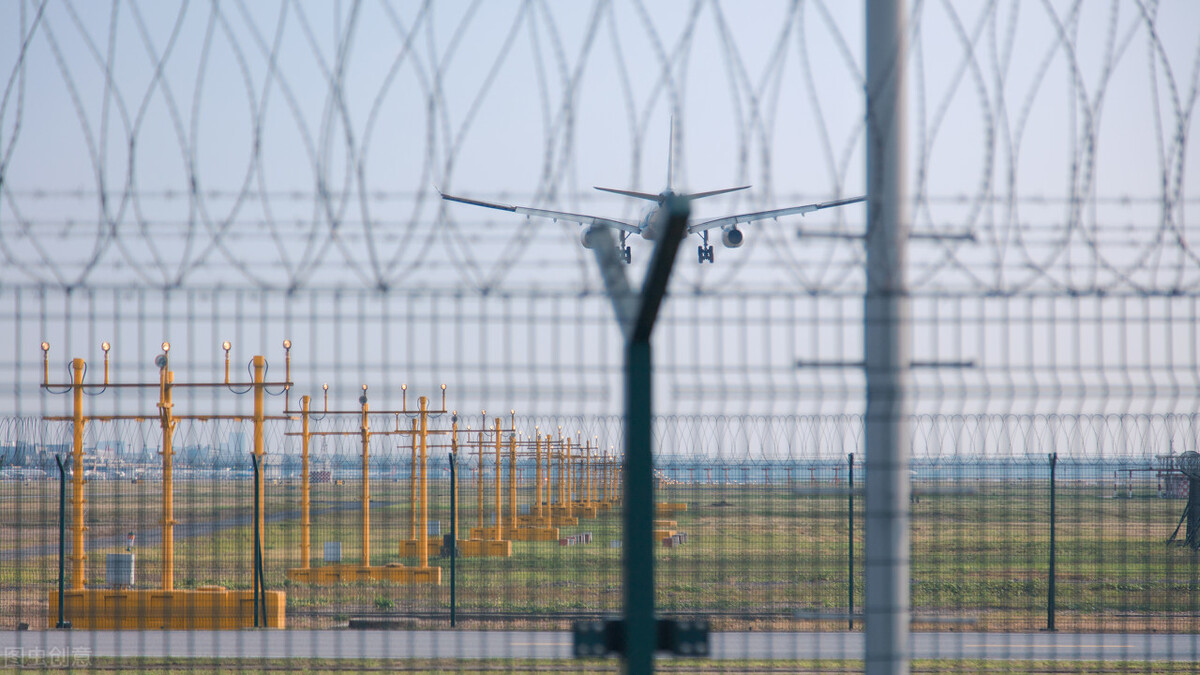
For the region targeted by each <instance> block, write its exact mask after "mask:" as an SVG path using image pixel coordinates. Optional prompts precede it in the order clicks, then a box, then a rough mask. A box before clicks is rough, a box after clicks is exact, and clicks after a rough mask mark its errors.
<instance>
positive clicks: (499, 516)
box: [496, 417, 504, 540]
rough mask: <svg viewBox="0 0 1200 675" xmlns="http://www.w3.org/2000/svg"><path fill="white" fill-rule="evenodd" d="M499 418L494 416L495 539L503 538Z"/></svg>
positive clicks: (502, 491)
mask: <svg viewBox="0 0 1200 675" xmlns="http://www.w3.org/2000/svg"><path fill="white" fill-rule="evenodd" d="M500 435H501V429H500V418H499V417H497V418H496V539H497V540H499V539H503V538H504V513H503V512H502V511H501V506H500V500H501V498H503V496H504V490H503V488H501V487H500V466H501V462H500V440H501V439H500Z"/></svg>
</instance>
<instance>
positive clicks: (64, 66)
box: [0, 0, 1200, 293]
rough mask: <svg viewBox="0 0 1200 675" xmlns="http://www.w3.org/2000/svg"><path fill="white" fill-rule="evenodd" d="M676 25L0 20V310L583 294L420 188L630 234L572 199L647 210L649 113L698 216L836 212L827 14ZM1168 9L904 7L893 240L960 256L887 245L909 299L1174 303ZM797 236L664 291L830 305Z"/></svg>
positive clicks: (285, 11) (528, 240)
mask: <svg viewBox="0 0 1200 675" xmlns="http://www.w3.org/2000/svg"><path fill="white" fill-rule="evenodd" d="M679 9H680V8H674V9H667V8H662V7H655V6H651V5H648V4H647V3H645V2H644V1H643V0H626V1H617V0H597V1H596V2H593V3H590V4H588V5H586V6H579V5H570V6H563V5H550V4H548V3H545V2H542V1H540V0H513V2H509V3H487V4H486V5H485V4H483V3H471V4H467V5H463V6H455V7H446V6H445V5H437V4H435V3H432V2H428V1H426V2H412V3H406V2H393V1H384V2H378V3H363V2H353V3H348V4H347V5H346V6H344V7H341V6H339V7H338V8H337V9H334V10H331V11H330V12H329V13H328V14H326V15H324V16H321V17H318V16H316V15H315V14H314V13H313V9H312V8H311V7H307V6H305V5H304V4H303V3H299V2H293V1H291V0H283V1H281V2H280V3H278V4H277V5H273V6H271V7H266V6H264V5H259V4H256V5H251V4H249V3H246V2H244V0H235V1H234V2H232V3H216V2H212V3H190V4H182V5H178V6H169V7H168V6H150V5H146V4H144V3H138V2H133V1H129V2H116V3H113V4H112V5H111V6H110V7H107V8H98V7H95V6H91V5H87V4H82V3H78V2H76V1H75V0H62V1H60V2H54V3H51V2H48V0H45V1H41V2H34V1H32V0H29V1H23V2H19V3H13V4H10V5H8V6H7V7H6V9H5V10H4V12H5V14H6V16H7V18H8V19H9V20H7V21H5V22H4V24H5V26H6V28H5V29H4V30H5V33H6V35H7V37H6V38H5V40H4V44H5V45H6V46H5V47H3V50H2V54H3V56H0V74H3V81H4V85H3V89H2V92H3V93H2V94H0V256H2V258H3V260H4V261H5V265H4V268H5V271H4V272H3V273H0V275H2V276H0V283H5V284H8V285H13V284H17V285H29V284H32V285H38V284H49V285H52V286H57V287H61V288H80V287H87V286H90V285H92V284H101V285H105V284H117V285H121V284H125V285H147V286H151V287H161V288H189V287H207V286H215V285H225V286H228V285H230V284H235V285H239V286H244V287H257V288H280V289H299V288H306V287H322V286H329V285H340V286H346V287H359V288H373V289H396V288H403V287H405V286H406V285H407V284H411V283H413V282H414V281H417V280H422V279H423V278H424V277H428V276H434V275H436V277H437V282H436V283H437V284H438V285H440V286H443V287H450V288H462V289H474V290H486V291H497V290H503V289H520V288H528V287H530V286H532V285H536V284H537V283H538V282H539V280H540V281H541V283H544V279H542V271H543V270H542V267H543V265H544V264H545V262H546V261H548V260H556V261H559V262H560V263H561V264H562V265H563V268H564V269H563V270H562V272H561V274H558V275H557V276H558V277H559V278H558V279H556V283H562V284H566V285H568V286H573V287H576V288H579V289H581V290H588V289H594V288H597V287H598V280H597V277H596V275H595V272H594V271H593V270H592V269H591V268H590V266H589V265H590V260H589V256H588V255H586V252H585V251H582V250H581V249H580V247H579V246H578V242H577V240H576V239H575V235H576V234H577V233H576V231H575V226H573V225H566V224H557V225H556V224H553V223H547V222H541V221H538V220H534V219H526V220H520V219H518V218H516V217H508V216H502V215H497V216H496V217H494V218H489V219H487V220H484V221H482V222H483V225H484V227H490V228H491V236H489V237H480V236H478V232H479V227H480V222H481V220H480V214H478V213H473V212H468V211H466V210H464V209H459V208H446V207H444V206H443V203H442V202H441V201H440V200H439V199H438V197H437V193H436V192H435V191H434V185H435V184H437V185H439V186H440V187H443V188H446V189H450V188H451V187H452V188H454V189H456V190H459V191H465V192H468V193H471V194H476V195H499V196H500V198H504V199H512V200H514V201H516V200H520V201H528V202H530V203H531V204H536V205H551V206H554V207H559V208H567V209H571V208H575V207H579V206H584V207H587V208H589V209H596V210H597V211H600V210H603V211H605V212H612V213H614V214H616V215H630V214H629V213H628V209H629V208H630V206H629V205H627V204H623V203H620V202H616V201H612V200H608V199H605V198H602V197H597V196H594V195H592V194H591V191H590V190H589V189H588V187H589V186H590V185H591V184H593V183H600V182H603V181H613V180H614V179H615V180H616V181H618V182H624V183H623V186H629V187H632V188H640V189H650V190H656V189H657V188H658V187H659V186H658V185H657V184H656V180H657V177H658V176H659V175H660V174H659V173H658V172H659V171H661V170H662V167H663V166H665V163H666V162H665V156H663V155H662V154H661V152H662V151H663V150H665V146H666V143H665V139H666V126H667V125H666V118H667V117H668V116H669V115H673V116H674V117H675V118H676V119H677V121H678V141H679V142H678V150H677V153H678V164H679V172H678V173H679V175H680V177H681V180H682V181H683V182H684V183H697V184H700V183H703V184H708V183H709V182H716V183H718V184H720V183H721V182H725V181H728V182H730V184H733V183H737V184H745V183H753V184H756V185H758V186H760V187H759V189H756V190H755V194H753V195H752V196H750V197H734V198H730V199H729V200H727V201H726V202H725V203H721V204H716V205H714V206H713V207H712V208H714V209H721V210H725V209H730V210H737V209H741V208H746V207H753V208H758V207H762V206H765V205H783V204H786V203H788V202H790V201H792V200H798V199H804V200H808V199H813V198H826V197H829V196H837V195H844V194H852V193H856V192H858V191H859V190H861V185H862V181H861V178H860V176H861V174H862V159H861V155H862V152H863V148H862V143H863V126H862V116H863V115H862V105H863V103H862V100H861V98H862V96H861V92H862V89H863V75H862V65H861V64H862V56H861V49H860V48H859V47H858V45H861V44H862V43H863V40H862V36H861V32H862V31H861V25H860V24H861V17H860V16H859V15H858V14H857V12H858V9H857V8H851V7H849V6H847V5H845V4H844V3H831V2H828V1H827V0H807V1H804V2H801V1H800V0H793V1H791V2H779V3H777V4H770V5H761V6H756V7H755V9H754V11H753V12H750V13H747V12H745V11H744V10H743V9H741V8H739V11H737V12H733V11H731V8H730V7H729V6H727V5H726V4H724V3H722V2H719V1H718V0H695V1H694V2H691V3H689V4H688V5H687V6H686V7H685V8H683V10H684V11H679ZM1194 12H1195V9H1194V8H1193V7H1192V6H1191V5H1190V4H1189V3H1187V2H1185V1H1177V2H1143V1H1141V0H1137V1H1134V2H1117V1H1114V2H1110V3H1083V2H1079V1H1075V2H1032V1H1029V0H1008V1H1002V0H992V1H990V2H986V3H980V4H978V5H972V6H970V7H962V6H956V5H954V4H953V3H945V2H941V3H939V2H918V3H914V5H913V21H912V24H911V25H912V31H913V34H912V40H911V44H912V48H911V53H910V56H909V58H910V62H909V67H910V71H911V74H912V83H913V91H912V95H911V102H912V109H913V115H912V118H913V122H912V131H913V137H912V164H913V167H914V173H913V200H914V205H915V209H914V218H915V220H914V223H913V225H912V227H913V229H914V230H915V231H934V232H970V233H972V234H973V235H974V236H975V241H974V242H973V243H972V242H961V241H948V240H947V241H940V242H938V241H934V242H931V243H923V244H921V245H919V246H915V249H914V255H913V256H912V259H913V261H914V265H915V268H914V270H913V273H912V275H911V282H912V286H913V288H914V291H916V292H921V291H925V290H934V291H941V290H945V289H957V290H962V291H966V292H984V293H1019V292H1026V291H1038V290H1052V291H1063V292H1114V291H1119V290H1121V289H1126V290H1129V291H1133V292H1174V293H1194V292H1195V291H1196V289H1197V285H1198V284H1200V260H1197V255H1196V253H1195V252H1194V251H1193V249H1192V247H1191V246H1190V240H1191V234H1192V232H1191V228H1190V226H1189V223H1188V219H1187V206H1188V205H1190V204H1193V203H1195V202H1196V201H1197V200H1198V199H1200V189H1197V186H1196V182H1195V180H1194V179H1191V180H1189V178H1188V174H1187V172H1186V171H1185V167H1186V164H1187V159H1188V158H1189V156H1190V155H1192V154H1194V152H1192V150H1191V148H1192V144H1191V143H1190V138H1191V131H1192V129H1193V128H1194V125H1195V123H1196V122H1195V116H1194V114H1193V112H1194V110H1195V106H1196V102H1197V99H1198V97H1200V94H1198V92H1200V38H1198V37H1197V35H1196V34H1195V32H1194V31H1186V30H1181V26H1186V25H1194V21H1193V22H1189V19H1195V15H1194ZM750 17H752V18H753V20H748V19H749V18H750ZM689 140H690V141H691V142H689ZM660 141H663V142H661V143H660ZM660 146H662V147H660ZM621 162H626V164H625V166H623V167H622V166H621ZM497 169H499V171H497ZM800 185H803V186H804V187H803V189H801V190H797V189H796V188H797V186H800ZM700 206H701V205H700V203H698V204H697V207H698V208H699V207H700ZM623 209H624V211H623ZM856 220H858V221H859V222H861V216H860V215H859V214H857V213H855V212H853V211H847V210H843V211H842V212H839V213H832V214H831V215H829V216H827V217H823V218H822V219H821V220H820V222H821V223H822V224H823V225H822V226H825V225H828V227H829V228H833V229H842V230H846V231H849V232H854V231H856V230H855V229H854V228H855V221H856ZM167 222H169V223H171V224H172V226H171V227H169V228H168V227H164V226H163V223H167ZM799 222H800V221H798V220H785V221H783V222H780V223H779V224H769V225H765V226H763V227H761V228H759V229H757V230H756V231H754V232H752V233H751V236H750V237H748V240H749V243H748V245H747V246H746V247H745V248H743V249H741V250H739V251H728V252H726V253H724V254H722V256H721V260H719V261H718V264H717V265H714V266H711V267H698V266H690V267H686V268H685V269H684V270H683V274H681V275H680V276H681V279H680V280H679V281H678V282H677V283H680V284H683V285H686V286H687V287H689V288H699V289H716V288H724V287H727V286H728V285H730V284H739V285H741V286H743V287H749V288H754V287H764V286H765V287H776V286H778V285H779V284H781V283H782V284H785V285H790V286H792V287H794V288H796V289H797V290H802V291H804V292H831V291H839V290H843V291H844V290H854V289H859V288H861V286H862V278H863V275H862V273H861V269H859V268H861V265H862V264H863V256H862V255H861V250H860V249H859V247H860V244H859V243H858V242H857V241H854V240H852V239H851V240H815V239H804V238H801V237H797V236H796V233H795V227H796V225H798V224H799ZM1031 223H1041V224H1043V225H1040V226H1038V227H1036V228H1031V225H1030V224H1031ZM1117 223H1125V224H1127V225H1126V231H1116V230H1115V229H1114V228H1115V227H1116V225H1115V224H1117ZM247 230H253V231H254V233H255V235H256V238H257V240H256V241H255V242H254V243H253V244H248V243H247V242H246V241H244V240H242V239H239V238H240V237H244V236H245V234H246V231H247ZM1031 230H1036V234H1034V233H1032V232H1031ZM1131 234H1133V235H1134V236H1131ZM639 257H644V256H639ZM831 260H832V261H835V264H832V265H831V264H829V261H831ZM421 283H428V281H427V280H422V281H421Z"/></svg>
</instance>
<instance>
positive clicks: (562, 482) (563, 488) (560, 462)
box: [555, 434, 567, 509]
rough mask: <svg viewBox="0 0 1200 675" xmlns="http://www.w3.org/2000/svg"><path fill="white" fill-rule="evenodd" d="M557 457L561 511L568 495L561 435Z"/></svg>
mask: <svg viewBox="0 0 1200 675" xmlns="http://www.w3.org/2000/svg"><path fill="white" fill-rule="evenodd" d="M555 455H556V456H557V457H558V508H560V509H561V508H562V506H563V501H564V500H565V499H566V494H567V488H566V485H565V479H564V476H565V475H566V473H565V472H564V471H563V445H562V434H559V438H558V448H557V449H556V450H555Z"/></svg>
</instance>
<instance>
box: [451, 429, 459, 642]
mask: <svg viewBox="0 0 1200 675" xmlns="http://www.w3.org/2000/svg"><path fill="white" fill-rule="evenodd" d="M456 558H458V460H457V459H456V456H455V454H454V453H453V452H452V453H450V627H451V628H454V624H455V618H456V617H455V614H454V609H455V597H454V589H455V583H454V582H455V578H454V561H455V559H456Z"/></svg>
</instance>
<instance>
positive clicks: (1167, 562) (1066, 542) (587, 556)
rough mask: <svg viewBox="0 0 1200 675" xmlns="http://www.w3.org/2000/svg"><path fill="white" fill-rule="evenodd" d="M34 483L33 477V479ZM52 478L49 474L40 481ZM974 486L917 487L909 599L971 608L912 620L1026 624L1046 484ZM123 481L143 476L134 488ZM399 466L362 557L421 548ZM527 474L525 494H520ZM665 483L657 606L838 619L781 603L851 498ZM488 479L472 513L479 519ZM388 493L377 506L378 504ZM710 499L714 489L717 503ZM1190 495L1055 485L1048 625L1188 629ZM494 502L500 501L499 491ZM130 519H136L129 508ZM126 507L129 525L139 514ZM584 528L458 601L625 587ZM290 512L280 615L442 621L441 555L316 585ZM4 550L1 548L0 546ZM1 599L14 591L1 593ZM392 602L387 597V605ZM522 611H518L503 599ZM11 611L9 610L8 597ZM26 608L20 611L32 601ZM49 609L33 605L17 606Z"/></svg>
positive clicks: (180, 509)
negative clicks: (1183, 536)
mask: <svg viewBox="0 0 1200 675" xmlns="http://www.w3.org/2000/svg"><path fill="white" fill-rule="evenodd" d="M35 485H41V484H35ZM49 485H53V483H49ZM977 487H978V490H977V491H976V493H975V494H970V495H963V494H943V495H936V494H935V495H927V496H923V497H922V499H921V501H920V503H918V504H914V505H913V512H912V523H913V529H912V547H913V555H912V578H913V584H912V597H913V604H914V608H915V611H916V612H917V613H918V614H922V615H925V614H933V615H940V616H948V617H963V616H966V617H970V618H972V619H974V621H975V623H973V624H968V625H966V626H956V625H954V624H931V625H928V626H923V627H924V628H937V629H954V628H956V627H962V628H965V629H967V630H1037V629H1038V628H1041V627H1042V626H1044V623H1045V598H1046V593H1047V571H1048V543H1049V526H1048V513H1049V511H1048V501H1047V499H1046V491H1045V488H1044V485H1040V484H1038V485H1033V484H1029V483H1010V484H1004V483H980V484H978V485H977ZM131 488H136V489H131ZM473 488H474V485H473V484H472V485H465V486H464V487H463V489H462V490H461V491H460V500H459V504H460V516H459V518H460V528H462V529H463V530H464V531H465V530H466V529H467V528H468V527H473V526H476V525H477V524H478V522H477V514H476V507H475V503H476V499H475V492H474V489H473ZM407 489H408V481H407V480H406V479H405V480H401V481H383V480H380V481H375V482H373V483H372V498H373V505H372V508H371V524H372V544H371V546H372V559H371V562H372V564H375V565H384V564H387V563H390V562H401V563H405V564H410V565H411V564H415V560H413V559H402V558H400V557H399V556H398V555H397V548H396V546H397V544H396V542H397V541H398V540H400V539H407V538H408V537H409V514H408V506H407V504H408V496H407ZM249 493H250V490H249V484H248V482H247V483H246V484H245V485H243V484H241V483H203V482H196V483H181V484H180V485H178V486H177V487H176V507H175V513H176V520H177V521H179V522H180V523H186V522H194V521H198V520H212V519H222V518H232V517H234V516H236V515H241V514H245V513H248V512H249V509H250V507H251V502H250V497H249ZM531 493H532V490H531V489H526V490H523V491H522V493H521V495H520V496H519V499H520V500H521V501H527V500H529V498H530V495H531ZM358 494H359V486H358V485H357V484H356V483H347V484H345V485H341V486H338V485H329V484H324V485H317V486H314V489H313V495H312V508H313V513H314V515H313V532H312V555H313V564H314V565H320V564H322V563H321V554H322V542H324V541H341V542H342V551H343V560H344V561H346V562H356V561H357V560H358V558H359V556H360V534H359V523H360V520H361V516H360V512H359V511H357V510H330V509H334V508H335V507H337V506H338V505H340V504H342V503H344V502H348V501H353V500H356V499H357V497H358ZM160 495H161V486H160V485H158V484H152V483H145V482H144V483H141V484H139V485H136V486H129V485H128V484H124V483H105V482H100V481H97V482H95V483H91V484H90V485H89V493H88V499H89V504H88V520H89V527H90V528H91V529H90V531H89V536H100V537H103V536H110V535H112V534H121V533H123V532H125V531H127V530H129V529H143V528H155V527H157V520H158V518H159V509H160V502H159V500H160ZM267 495H268V497H267V508H266V511H267V513H268V514H273V513H283V512H287V511H296V510H298V509H299V491H298V490H297V489H296V487H295V486H294V485H289V484H282V485H270V486H268V489H267ZM658 498H659V500H661V501H682V502H687V503H688V505H689V510H688V511H687V512H684V513H681V514H678V515H677V516H676V517H675V519H676V520H678V521H679V528H680V529H681V530H684V531H687V532H688V533H689V535H690V537H691V539H690V541H689V543H688V544H687V545H685V546H682V547H680V548H675V549H665V548H658V549H657V554H656V555H657V575H658V586H657V594H658V595H657V598H656V604H657V606H658V607H659V608H661V609H662V610H664V611H669V612H678V613H709V614H713V613H716V614H715V615H714V617H713V619H714V624H715V628H717V629H745V628H755V629H762V630H795V629H811V628H820V629H842V628H844V625H845V624H844V622H839V621H826V622H815V621H796V620H793V619H791V618H790V617H791V616H792V614H793V612H794V611H796V610H801V611H826V612H837V611H845V609H846V608H847V602H848V601H847V595H848V591H849V584H848V577H847V553H848V528H847V521H846V517H847V514H846V508H847V505H846V498H845V497H844V496H840V497H839V496H810V495H804V494H799V493H797V492H794V491H792V490H789V489H787V488H786V487H785V486H778V485H777V486H771V487H767V486H761V485H760V486H748V487H741V486H728V487H724V488H722V487H719V486H713V487H699V486H685V485H674V486H667V487H666V488H665V489H663V490H662V491H661V492H660V494H659V496H658ZM492 503H493V499H492V497H491V493H490V490H489V491H487V492H486V493H485V508H487V509H488V510H487V512H486V513H485V517H486V518H488V519H489V521H490V517H491V515H490V505H491V504H492ZM386 504H390V505H386ZM716 504H721V506H716ZM1182 508H1183V502H1182V501H1181V500H1174V499H1158V498H1156V497H1153V496H1152V495H1150V494H1148V491H1145V490H1143V492H1142V493H1141V494H1140V495H1139V496H1138V497H1137V498H1134V499H1112V498H1111V492H1109V491H1102V490H1099V489H1097V488H1094V487H1088V486H1080V485H1075V484H1071V485H1066V486H1062V487H1060V488H1059V494H1058V529H1057V547H1058V557H1057V580H1058V598H1057V605H1058V610H1059V614H1058V627H1059V629H1060V630H1089V631H1090V630H1101V631H1103V630H1122V631H1129V630H1135V631H1136V630H1145V631H1165V630H1170V631H1189V632H1190V631H1197V630H1198V629H1200V593H1198V591H1200V561H1198V558H1197V556H1196V555H1195V554H1194V553H1192V552H1191V551H1188V550H1187V549H1183V548H1179V547H1174V546H1172V547H1168V546H1165V545H1164V542H1165V541H1166V539H1167V537H1168V536H1169V535H1170V533H1171V530H1172V529H1173V528H1174V526H1175V523H1176V522H1177V519H1178V517H1179V513H1180V511H1181V510H1182ZM0 509H4V510H5V511H4V512H5V513H12V512H14V511H15V510H21V511H23V512H24V513H27V514H30V517H22V518H21V519H20V520H17V521H14V520H11V519H5V525H4V527H5V528H7V529H6V530H5V532H4V533H3V536H5V537H8V539H4V540H3V544H4V547H5V548H13V547H15V546H16V545H20V546H27V545H41V544H54V543H56V542H57V531H56V529H55V524H56V520H55V518H56V514H57V495H56V494H55V492H54V490H50V489H44V488H38V489H34V490H31V489H30V488H29V487H28V486H26V487H25V488H22V491H21V492H20V493H19V494H17V493H16V492H15V491H14V490H13V488H12V487H11V486H9V485H2V486H0ZM505 509H506V511H505V512H506V513H507V504H506V505H505ZM861 509H862V500H861V499H859V500H857V505H856V514H855V543H854V546H855V550H856V560H855V584H854V585H855V598H854V603H855V606H856V607H861V605H862V601H863V595H862V593H863V580H862V554H863V548H864V539H863V534H864V532H863V523H862V510H861ZM429 511H430V518H431V519H436V520H440V521H441V522H442V530H443V532H448V531H449V501H448V494H447V491H446V490H445V486H444V485H442V484H441V483H438V482H435V483H433V484H432V485H431V489H430V507H429ZM131 523H132V524H133V525H131ZM135 525H136V527H135ZM583 531H590V532H592V534H593V543H592V544H591V545H587V546H582V545H580V546H572V547H560V546H559V545H558V544H557V543H556V542H538V543H526V542H514V544H513V556H512V557H511V558H507V559H497V558H478V559H475V558H460V559H459V560H458V563H457V589H456V596H457V597H456V601H457V606H458V608H459V611H460V612H464V613H465V614H467V615H472V614H480V613H499V614H502V615H504V617H503V622H502V623H503V624H504V625H505V626H520V627H531V628H565V627H566V626H567V625H568V624H569V618H568V617H561V616H560V617H555V616H549V617H548V616H546V615H547V614H553V613H567V612H612V611H615V610H616V609H617V608H618V607H619V606H620V603H621V595H620V589H621V549H617V548H609V547H608V542H609V541H610V540H616V539H620V538H621V530H620V519H619V515H618V513H617V512H616V511H615V510H614V511H613V512H611V513H608V514H604V515H602V516H601V517H600V518H598V519H596V520H591V521H582V522H581V524H580V525H579V526H578V527H572V528H564V530H563V532H564V534H566V533H571V532H583ZM299 537H300V528H299V521H298V520H297V519H290V520H286V521H282V522H273V523H268V525H267V527H266V545H265V567H266V571H267V574H266V580H267V585H268V587H270V588H275V589H283V590H285V591H286V592H287V594H288V624H289V625H290V626H297V627H300V626H312V627H329V626H335V625H339V624H344V621H345V619H344V618H339V617H347V616H355V615H358V614H361V613H375V612H381V611H385V612H387V613H395V614H397V615H415V616H416V618H415V619H414V625H418V626H426V627H428V626H439V625H441V624H442V623H444V621H443V620H442V619H436V620H435V619H433V618H422V617H424V616H425V615H428V614H429V613H431V612H433V613H438V612H444V611H446V610H447V609H448V607H449V603H450V598H449V595H450V589H449V569H448V567H449V564H448V561H446V560H439V559H437V558H432V559H431V564H434V565H440V566H441V567H442V568H443V584H442V586H440V587H420V586H413V587H406V586H398V585H393V584H389V583H374V584H361V585H356V584H342V585H339V586H333V587H316V586H308V585H302V584H295V583H292V582H290V581H287V580H286V578H285V576H284V575H285V570H286V569H287V568H289V567H296V566H299V564H300V560H299ZM251 542H252V531H251V528H250V527H249V526H248V525H244V526H237V527H231V528H229V529H226V530H223V531H221V532H219V533H215V534H210V535H204V536H197V537H193V538H188V539H183V538H180V539H178V540H177V541H176V545H175V546H176V553H175V556H176V569H175V579H176V586H177V587H179V588H193V587H197V586H201V585H209V584H217V585H222V586H226V587H228V588H237V589H247V588H249V587H250V575H249V569H250V567H249V562H250V555H251ZM0 550H3V549H0ZM123 550H124V546H123V545H120V546H113V547H110V548H108V549H103V550H90V551H89V555H90V559H89V574H90V578H91V579H92V580H94V581H99V580H101V579H102V577H103V572H104V569H103V565H104V556H103V554H104V553H106V552H114V551H123ZM137 552H138V561H137V567H138V578H139V582H140V584H141V585H143V586H147V587H149V586H153V585H154V584H155V583H156V582H157V580H158V575H159V570H160V567H161V551H160V550H159V547H158V546H157V544H146V545H139V546H138V549H137ZM56 570H57V568H56V562H55V558H54V557H52V556H51V557H44V558H39V559H25V560H22V561H21V562H20V563H19V564H14V563H6V564H4V565H0V603H3V605H4V606H14V607H17V608H18V612H17V613H16V614H19V615H21V616H25V617H30V616H39V612H40V613H41V614H40V616H44V612H45V611H46V593H47V592H49V591H50V590H51V589H52V588H53V586H54V580H55V574H56ZM10 603H11V605H10ZM388 603H390V604H388ZM514 615H517V616H514ZM10 616H12V615H10ZM26 620H27V619H26ZM30 623H31V624H34V625H44V621H43V620H40V619H35V620H32V621H30Z"/></svg>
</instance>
